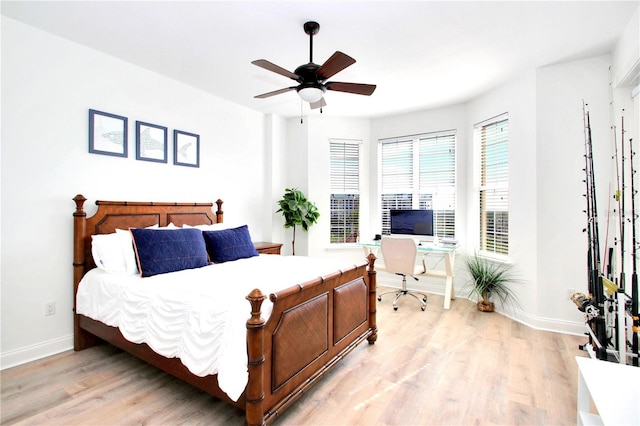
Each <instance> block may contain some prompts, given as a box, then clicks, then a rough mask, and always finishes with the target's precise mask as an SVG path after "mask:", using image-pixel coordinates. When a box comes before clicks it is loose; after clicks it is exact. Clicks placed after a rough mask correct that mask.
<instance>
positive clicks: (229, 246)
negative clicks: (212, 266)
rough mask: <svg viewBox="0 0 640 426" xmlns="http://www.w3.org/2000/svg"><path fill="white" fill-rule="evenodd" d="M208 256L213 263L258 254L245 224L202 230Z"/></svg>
mask: <svg viewBox="0 0 640 426" xmlns="http://www.w3.org/2000/svg"><path fill="white" fill-rule="evenodd" d="M202 235H203V236H204V240H205V242H206V244H207V251H208V252H209V257H210V258H211V260H212V261H213V262H215V263H222V262H228V261H231V260H237V259H245V258H247V257H253V256H257V255H258V251H257V250H256V248H255V246H254V245H253V242H252V241H251V235H250V234H249V227H247V225H243V226H240V227H238V228H233V229H224V230H221V231H203V232H202Z"/></svg>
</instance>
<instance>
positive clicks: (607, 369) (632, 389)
mask: <svg viewBox="0 0 640 426" xmlns="http://www.w3.org/2000/svg"><path fill="white" fill-rule="evenodd" d="M576 362H577V363H578V410H577V411H578V412H577V423H578V425H611V426H622V425H640V397H639V396H638V395H640V367H633V366H630V365H624V364H618V363H615V362H609V361H601V360H598V359H591V358H584V357H579V356H577V357H576ZM592 400H593V404H594V405H595V408H596V409H597V410H598V414H593V413H591V401H592Z"/></svg>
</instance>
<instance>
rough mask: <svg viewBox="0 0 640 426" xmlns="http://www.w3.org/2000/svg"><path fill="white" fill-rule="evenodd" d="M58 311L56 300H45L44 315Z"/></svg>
mask: <svg viewBox="0 0 640 426" xmlns="http://www.w3.org/2000/svg"><path fill="white" fill-rule="evenodd" d="M55 313H56V302H45V304H44V315H45V316H48V315H55Z"/></svg>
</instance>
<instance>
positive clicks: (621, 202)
mask: <svg viewBox="0 0 640 426" xmlns="http://www.w3.org/2000/svg"><path fill="white" fill-rule="evenodd" d="M613 138H614V143H615V132H614V133H613ZM615 147H616V156H617V155H618V144H617V143H616V144H615ZM620 150H621V151H622V159H621V162H622V185H621V187H620V191H621V192H620V197H619V198H620V199H621V200H620V199H619V200H618V208H619V213H618V214H619V215H620V279H619V282H618V287H620V288H621V289H622V290H623V291H624V286H625V273H624V251H625V250H624V249H625V247H624V228H625V226H624V225H625V221H626V218H625V205H624V191H625V189H626V188H625V186H624V109H623V110H622V119H621V123H620ZM617 167H618V163H617V161H616V173H618V170H617Z"/></svg>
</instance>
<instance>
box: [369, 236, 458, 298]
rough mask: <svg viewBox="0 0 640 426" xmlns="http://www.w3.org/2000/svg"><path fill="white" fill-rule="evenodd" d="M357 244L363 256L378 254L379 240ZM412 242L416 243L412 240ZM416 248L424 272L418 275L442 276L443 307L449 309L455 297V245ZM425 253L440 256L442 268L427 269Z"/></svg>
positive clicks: (423, 245) (418, 246)
mask: <svg viewBox="0 0 640 426" xmlns="http://www.w3.org/2000/svg"><path fill="white" fill-rule="evenodd" d="M359 244H360V245H361V246H362V248H363V250H364V253H365V256H368V255H369V253H373V254H374V255H377V254H378V249H379V248H380V241H370V242H366V243H359ZM414 244H416V243H415V242H414ZM416 248H417V250H418V253H420V254H422V255H423V257H422V265H423V267H424V272H422V273H420V275H424V276H426V277H435V278H444V280H445V284H444V309H450V308H451V300H453V299H455V297H456V295H455V290H454V288H453V276H454V275H453V264H454V261H455V255H456V247H447V246H437V245H433V244H421V245H417V244H416ZM427 255H437V256H442V257H443V259H444V269H427V266H426V262H425V258H426V256H427ZM385 263H386V261H385Z"/></svg>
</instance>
